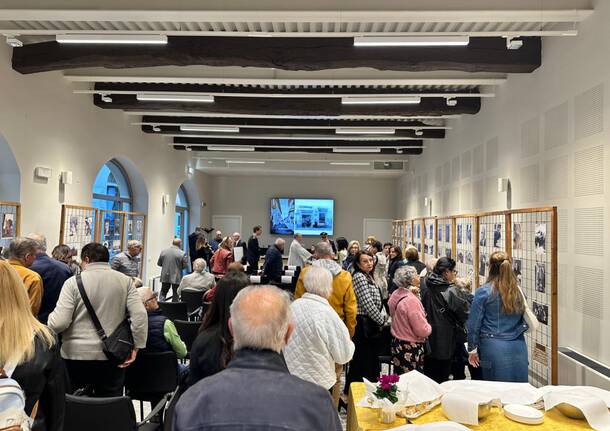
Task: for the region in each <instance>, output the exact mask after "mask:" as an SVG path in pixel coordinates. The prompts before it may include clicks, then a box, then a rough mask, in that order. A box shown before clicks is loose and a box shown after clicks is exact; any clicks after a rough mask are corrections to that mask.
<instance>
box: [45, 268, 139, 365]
mask: <svg viewBox="0 0 610 431" xmlns="http://www.w3.org/2000/svg"><path fill="white" fill-rule="evenodd" d="M81 277H82V279H83V286H84V288H85V292H87V296H88V297H89V300H90V301H91V305H92V306H93V309H94V310H95V313H96V314H97V317H98V319H99V320H100V323H101V324H102V327H103V328H104V331H105V332H106V335H110V334H111V333H112V332H113V331H114V330H115V329H116V328H117V327H118V326H119V324H120V323H121V322H122V321H123V319H124V318H125V314H126V312H127V314H128V315H129V317H130V319H131V332H132V333H133V339H134V342H135V347H136V348H138V349H143V348H145V347H146V337H147V334H148V316H147V314H146V309H145V308H144V305H143V304H142V300H141V299H140V295H139V294H138V292H137V290H136V288H135V287H134V286H133V282H132V280H131V278H130V277H128V276H126V275H124V274H121V273H120V272H118V271H114V270H112V269H110V266H109V265H108V263H103V262H98V263H90V264H88V265H87V267H86V268H85V269H84V270H83V272H82V274H81ZM48 325H49V327H50V328H51V329H52V330H54V331H55V332H56V333H58V334H61V335H62V342H63V344H62V346H61V355H62V357H63V358H65V359H72V360H83V361H89V360H97V361H100V360H106V359H107V358H106V355H104V352H103V351H102V342H101V340H100V337H99V336H98V335H97V333H96V332H95V327H94V326H93V322H92V321H91V318H90V317H89V313H88V312H87V308H86V307H85V304H84V303H83V301H82V299H81V296H80V293H79V291H78V286H77V284H76V277H71V278H69V279H68V280H66V282H65V283H64V286H63V288H62V289H61V294H60V295H59V301H57V306H56V307H55V310H53V312H52V313H51V314H50V315H49V323H48Z"/></svg>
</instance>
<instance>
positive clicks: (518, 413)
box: [504, 404, 544, 425]
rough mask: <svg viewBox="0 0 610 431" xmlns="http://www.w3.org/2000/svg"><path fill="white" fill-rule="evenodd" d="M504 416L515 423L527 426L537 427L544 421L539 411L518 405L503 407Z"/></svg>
mask: <svg viewBox="0 0 610 431" xmlns="http://www.w3.org/2000/svg"><path fill="white" fill-rule="evenodd" d="M504 416H506V417H507V418H508V419H510V420H513V421H515V422H520V423H522V424H528V425H538V424H541V423H542V422H543V421H544V415H543V413H542V412H541V411H540V410H536V409H535V408H533V407H529V406H522V405H520V404H507V405H505V406H504Z"/></svg>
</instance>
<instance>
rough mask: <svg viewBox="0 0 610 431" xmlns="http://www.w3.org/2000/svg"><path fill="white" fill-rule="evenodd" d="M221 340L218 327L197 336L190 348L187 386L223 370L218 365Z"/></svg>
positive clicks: (208, 329)
mask: <svg viewBox="0 0 610 431" xmlns="http://www.w3.org/2000/svg"><path fill="white" fill-rule="evenodd" d="M221 355H222V340H221V339H220V325H214V326H211V327H209V328H206V329H204V330H203V331H202V332H200V333H199V334H197V338H195V341H194V342H193V346H192V347H191V362H190V365H189V376H188V381H187V382H188V386H189V387H190V386H193V385H194V384H195V383H197V382H198V381H199V380H201V379H205V378H206V377H209V376H212V375H214V374H216V373H218V372H219V371H222V370H223V367H222V366H221V364H220V357H221Z"/></svg>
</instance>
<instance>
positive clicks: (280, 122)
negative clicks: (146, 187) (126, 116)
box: [142, 115, 430, 130]
mask: <svg viewBox="0 0 610 431" xmlns="http://www.w3.org/2000/svg"><path fill="white" fill-rule="evenodd" d="M142 122H143V123H153V124H169V123H171V124H177V123H180V124H192V125H201V126H205V125H207V124H219V125H230V126H242V125H243V126H246V125H251V126H270V127H272V126H290V127H295V128H299V127H307V126H326V127H353V126H362V127H398V126H403V127H407V126H409V127H410V126H413V127H417V126H422V127H423V126H426V127H430V125H429V124H427V123H426V122H425V121H423V120H356V121H355V120H314V119H306V118H290V119H283V118H226V117H225V118H216V117H214V118H210V117H168V116H157V115H144V116H143V117H142ZM249 130H250V129H249Z"/></svg>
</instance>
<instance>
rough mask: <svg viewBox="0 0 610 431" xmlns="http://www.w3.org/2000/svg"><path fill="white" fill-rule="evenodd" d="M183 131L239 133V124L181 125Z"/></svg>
mask: <svg viewBox="0 0 610 431" xmlns="http://www.w3.org/2000/svg"><path fill="white" fill-rule="evenodd" d="M180 130H181V131H182V132H227V133H239V127H237V126H180Z"/></svg>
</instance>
